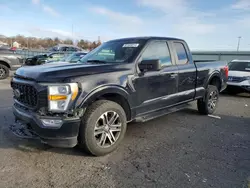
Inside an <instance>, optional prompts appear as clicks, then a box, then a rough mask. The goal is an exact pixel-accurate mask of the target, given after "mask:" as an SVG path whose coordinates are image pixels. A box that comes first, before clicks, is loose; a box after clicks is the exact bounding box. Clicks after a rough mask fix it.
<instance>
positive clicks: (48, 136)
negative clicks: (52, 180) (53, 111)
mask: <svg viewBox="0 0 250 188" xmlns="http://www.w3.org/2000/svg"><path fill="white" fill-rule="evenodd" d="M13 113H14V115H15V117H16V120H19V121H21V122H24V123H25V124H27V125H29V128H30V129H32V131H33V132H34V133H35V134H36V135H37V136H38V138H39V139H40V140H41V141H42V142H43V143H46V144H48V145H50V146H53V147H63V148H71V147H74V146H76V145H77V136H78V132H79V127H80V119H79V118H61V117H51V116H49V117H48V116H47V117H44V116H43V117H41V116H38V115H37V114H35V113H33V112H31V111H28V110H24V109H21V108H19V107H17V106H15V105H14V106H13ZM41 118H46V119H54V120H55V119H59V118H61V119H60V120H62V122H63V123H62V125H61V126H60V127H59V128H48V127H45V126H44V125H43V124H42V121H41Z"/></svg>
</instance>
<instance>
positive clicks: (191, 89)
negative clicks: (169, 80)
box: [171, 40, 197, 102]
mask: <svg viewBox="0 0 250 188" xmlns="http://www.w3.org/2000/svg"><path fill="white" fill-rule="evenodd" d="M171 45H172V49H173V53H174V55H175V58H176V64H177V67H178V78H179V79H178V95H179V98H178V102H185V101H189V100H192V99H193V98H194V96H195V88H196V77H197V76H196V72H197V71H196V66H195V64H194V63H193V59H192V55H191V53H190V50H189V48H188V46H187V44H186V43H185V42H184V41H178V40H177V41H172V42H171Z"/></svg>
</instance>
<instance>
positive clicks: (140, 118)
mask: <svg viewBox="0 0 250 188" xmlns="http://www.w3.org/2000/svg"><path fill="white" fill-rule="evenodd" d="M188 107H190V104H188V103H185V104H181V105H178V106H175V107H170V108H163V109H160V110H156V111H154V112H151V113H147V114H144V115H141V116H138V117H136V118H135V122H146V121H149V120H152V119H155V118H158V117H161V116H164V115H167V114H170V113H173V112H176V111H179V110H183V109H185V108H188Z"/></svg>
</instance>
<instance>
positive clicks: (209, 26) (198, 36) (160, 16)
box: [0, 0, 250, 50]
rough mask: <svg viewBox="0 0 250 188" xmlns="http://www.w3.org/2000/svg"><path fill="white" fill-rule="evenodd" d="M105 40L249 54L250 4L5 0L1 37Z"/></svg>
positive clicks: (249, 0) (235, 0) (248, 0)
mask: <svg viewBox="0 0 250 188" xmlns="http://www.w3.org/2000/svg"><path fill="white" fill-rule="evenodd" d="M72 25H73V31H74V32H73V33H74V35H73V37H74V38H84V39H88V40H97V38H98V36H100V37H101V40H102V41H106V40H109V39H114V38H120V37H130V36H149V35H150V36H171V37H180V38H183V39H185V40H186V41H187V42H188V44H189V46H190V48H191V49H192V50H236V47H237V41H238V36H242V39H241V45H240V49H241V50H250V0H210V1H209V0H124V1H118V0H11V1H10V0H0V34H4V35H7V36H11V35H16V34H23V35H26V36H36V37H59V38H63V39H64V38H68V37H72Z"/></svg>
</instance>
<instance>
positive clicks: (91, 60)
mask: <svg viewBox="0 0 250 188" xmlns="http://www.w3.org/2000/svg"><path fill="white" fill-rule="evenodd" d="M87 62H93V63H107V62H106V61H103V60H98V59H90V60H88V61H87Z"/></svg>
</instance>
